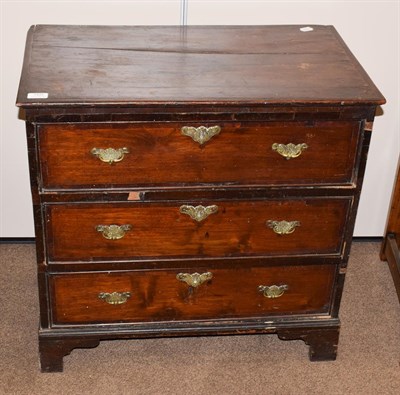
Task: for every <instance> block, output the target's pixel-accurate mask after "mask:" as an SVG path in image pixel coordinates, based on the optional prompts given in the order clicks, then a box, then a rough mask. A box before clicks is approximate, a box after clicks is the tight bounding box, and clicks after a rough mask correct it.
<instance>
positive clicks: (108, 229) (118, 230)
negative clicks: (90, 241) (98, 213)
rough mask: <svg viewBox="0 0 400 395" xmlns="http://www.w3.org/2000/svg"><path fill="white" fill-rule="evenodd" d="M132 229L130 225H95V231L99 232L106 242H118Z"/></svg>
mask: <svg viewBox="0 0 400 395" xmlns="http://www.w3.org/2000/svg"><path fill="white" fill-rule="evenodd" d="M131 229H132V225H129V224H126V225H97V226H96V230H97V231H98V232H100V233H101V234H102V235H103V237H104V238H105V239H107V240H119V239H122V238H123V237H124V236H125V233H126V232H127V231H128V230H131Z"/></svg>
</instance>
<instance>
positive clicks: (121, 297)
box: [98, 292, 131, 304]
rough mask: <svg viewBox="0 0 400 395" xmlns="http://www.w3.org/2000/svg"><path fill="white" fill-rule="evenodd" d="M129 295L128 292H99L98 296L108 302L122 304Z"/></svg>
mask: <svg viewBox="0 0 400 395" xmlns="http://www.w3.org/2000/svg"><path fill="white" fill-rule="evenodd" d="M130 297H131V293H130V292H112V293H108V292H100V293H99V294H98V298H99V299H101V300H104V301H105V302H107V303H108V304H123V303H126V302H127V300H128V299H129V298H130Z"/></svg>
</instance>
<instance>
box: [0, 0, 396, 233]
mask: <svg viewBox="0 0 400 395" xmlns="http://www.w3.org/2000/svg"><path fill="white" fill-rule="evenodd" d="M0 1H1V0H0ZM399 8H400V5H399V1H351V0H349V1H339V0H337V1H332V0H331V1H328V0H318V1H302V0H291V1H285V0H282V1H245V0H243V1H233V0H225V1H221V0H220V1H211V0H210V1H207V0H202V1H200V0H197V1H196V0H188V24H189V25H190V24H266V25H268V24H304V25H307V24H322V25H324V24H329V25H334V26H335V27H336V29H337V30H338V31H339V33H340V34H341V36H342V37H343V38H344V40H345V41H346V43H347V45H348V46H349V47H350V49H351V50H352V52H353V53H354V54H355V56H356V57H357V58H358V60H359V61H360V63H361V64H362V65H363V67H364V68H365V69H366V71H367V72H368V73H369V75H370V76H371V78H372V79H373V81H374V82H375V83H376V85H377V86H378V88H379V89H380V90H381V91H382V93H383V94H384V96H385V97H386V99H387V101H388V103H387V104H386V105H384V106H383V112H384V114H383V115H382V116H379V117H377V118H376V120H375V125H374V133H373V138H372V143H371V149H370V155H369V161H368V165H367V172H366V178H365V182H364V188H363V192H362V197H361V202H360V209H359V214H358V217H357V223H356V232H355V234H356V235H357V236H381V235H382V234H383V232H384V227H385V222H386V216H387V210H388V206H389V199H390V194H391V191H392V186H393V182H394V175H395V170H396V164H397V159H398V156H399V152H400V125H399V123H400V122H399V108H400V98H399V92H400V86H399V70H400V64H399V57H400V53H399V51H400V37H399V36H400V34H399V26H400V15H399ZM179 21H180V1H179V0H176V1H167V0H166V1H158V2H155V1H133V0H131V1H121V2H120V1H99V0H98V1H94V0H93V1H71V0H70V1H61V0H52V1H51V2H48V1H47V2H45V1H36V0H31V1H3V2H2V3H1V81H0V83H1V129H0V139H1V140H0V142H1V146H0V149H1V153H0V166H1V169H0V170H1V171H0V177H1V178H0V188H1V190H0V237H31V236H33V222H32V213H31V202H30V190H29V176H28V165H27V157H26V143H25V132H24V123H23V122H22V121H20V120H18V119H17V110H16V108H15V107H14V102H15V96H16V92H17V88H18V81H19V74H20V71H21V64H22V58H23V51H24V44H25V35H26V31H27V30H28V28H29V26H30V25H32V24H41V23H51V24H118V25H122V24H125V25H135V24H141V25H146V24H149V25H154V24H160V25H165V24H179Z"/></svg>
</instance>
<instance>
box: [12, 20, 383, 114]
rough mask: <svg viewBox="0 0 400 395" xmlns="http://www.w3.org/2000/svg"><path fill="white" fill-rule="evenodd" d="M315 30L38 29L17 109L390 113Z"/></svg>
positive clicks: (341, 49) (32, 34)
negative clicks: (363, 108) (225, 107)
mask: <svg viewBox="0 0 400 395" xmlns="http://www.w3.org/2000/svg"><path fill="white" fill-rule="evenodd" d="M311 29H312V30H311V31H302V26H189V27H178V26H163V27H159V26H153V27H147V26H146V27H144V26H135V27H131V26H51V25H37V26H32V27H31V29H30V31H29V33H28V41H27V48H26V53H25V59H24V66H23V71H22V76H21V84H20V89H19V93H18V97H17V105H18V106H21V107H42V106H43V107H46V106H93V105H96V104H97V105H98V104H104V105H107V106H114V105H115V106H121V105H122V106H132V105H152V106H158V105H160V106H166V105H167V106H171V105H172V106H173V105H182V104H196V103H199V104H208V105H210V104H211V105H212V104H213V103H215V104H229V105H235V104H239V103H240V104H242V105H243V104H246V105H260V104H271V105H273V104H274V105H276V104H283V105H292V104H294V105H304V104H331V105H352V104H370V105H377V104H382V103H384V98H383V96H382V95H381V93H380V92H379V91H378V90H377V88H376V87H375V85H374V84H373V83H372V81H371V80H370V78H369V77H368V75H367V74H366V73H365V71H364V70H363V69H362V67H361V66H360V65H359V63H358V62H357V60H356V59H355V58H354V56H353V55H352V54H351V52H350V51H349V49H348V48H347V47H346V45H345V44H344V43H343V41H342V39H341V38H340V36H339V35H338V34H337V32H336V30H335V29H334V28H333V27H332V26H311ZM303 30H304V29H303ZM305 30H310V29H305Z"/></svg>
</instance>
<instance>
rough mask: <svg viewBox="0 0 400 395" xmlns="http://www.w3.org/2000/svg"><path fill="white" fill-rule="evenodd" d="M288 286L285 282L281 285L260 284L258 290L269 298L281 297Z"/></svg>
mask: <svg viewBox="0 0 400 395" xmlns="http://www.w3.org/2000/svg"><path fill="white" fill-rule="evenodd" d="M288 289H289V287H288V286H287V285H286V284H283V285H260V286H259V287H258V290H259V291H260V292H262V294H263V295H264V296H265V297H266V298H269V299H275V298H279V297H281V296H282V295H283V294H284V293H285V291H287V290H288Z"/></svg>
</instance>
